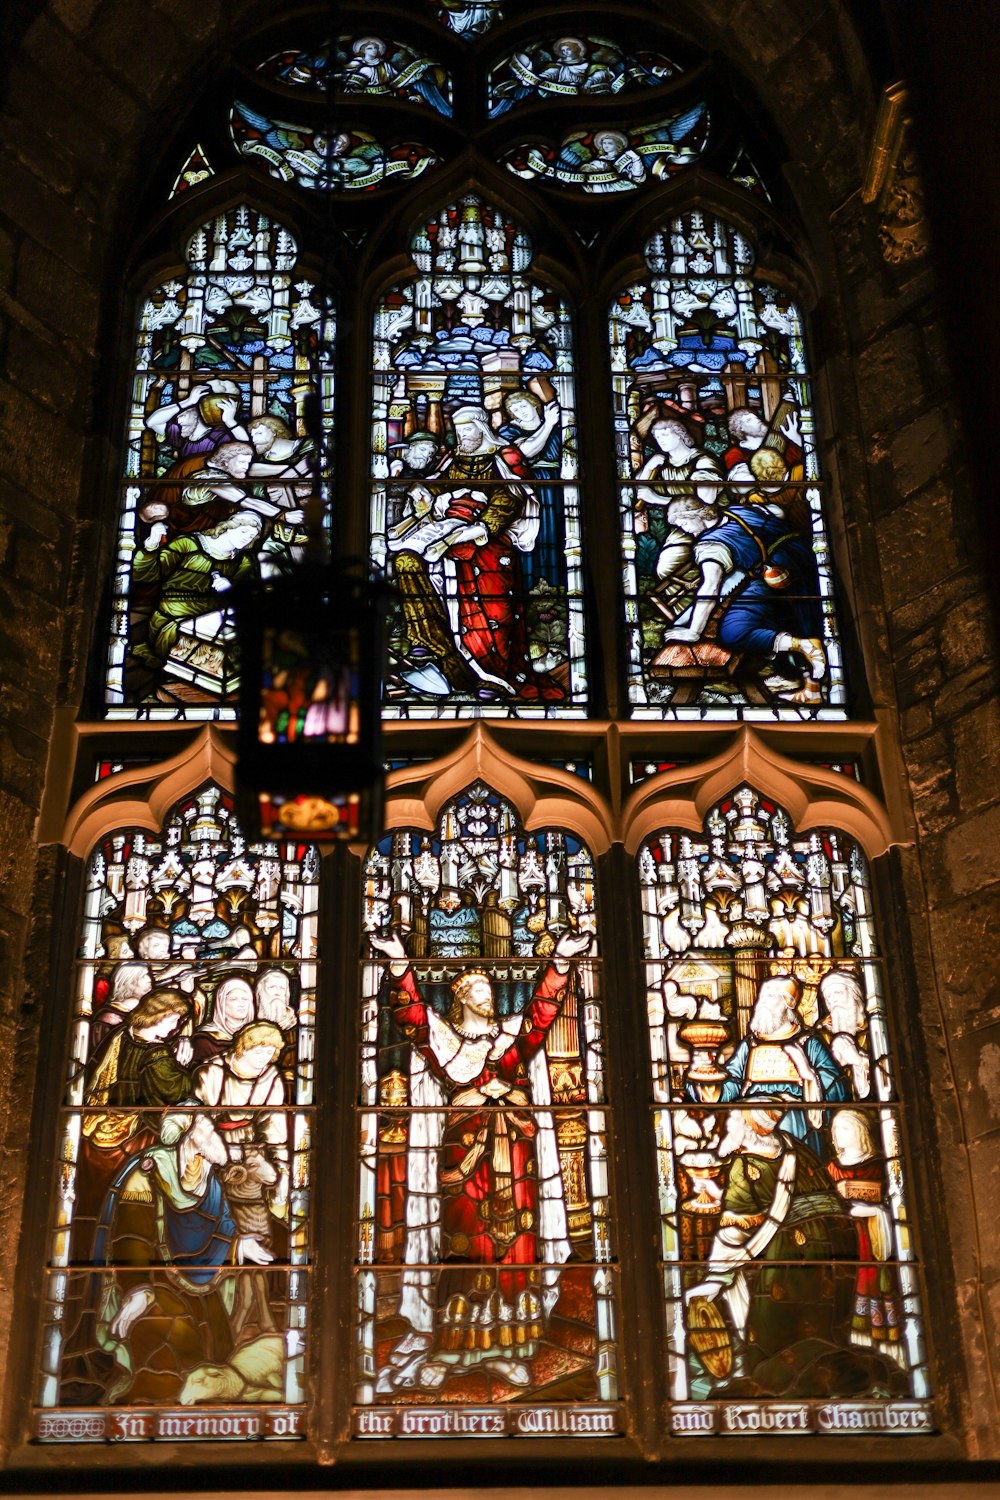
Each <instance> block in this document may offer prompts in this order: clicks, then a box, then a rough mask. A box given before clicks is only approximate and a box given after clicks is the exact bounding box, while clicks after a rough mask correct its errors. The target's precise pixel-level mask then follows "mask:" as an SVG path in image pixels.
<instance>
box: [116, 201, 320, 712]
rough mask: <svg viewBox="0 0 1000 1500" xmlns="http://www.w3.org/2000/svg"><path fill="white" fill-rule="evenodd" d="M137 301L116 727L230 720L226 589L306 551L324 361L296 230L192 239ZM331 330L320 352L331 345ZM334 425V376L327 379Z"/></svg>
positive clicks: (254, 220)
mask: <svg viewBox="0 0 1000 1500" xmlns="http://www.w3.org/2000/svg"><path fill="white" fill-rule="evenodd" d="M187 260H188V272H187V274H186V275H185V276H182V277H178V278H176V279H174V280H171V281H167V282H165V283H163V284H162V285H160V286H157V287H155V288H154V289H153V290H152V292H151V293H150V294H149V296H148V297H147V298H146V300H145V302H144V303H143V306H142V311H141V314H140V319H139V329H138V338H137V343H136V364H135V378H134V383H133V387H132V406H131V412H130V417H129V426H128V445H127V449H126V460H125V477H124V484H123V488H124V497H123V506H122V516H121V524H120V530H119V539H118V560H117V566H116V572H115V591H114V605H113V610H114V613H113V624H112V638H111V647H110V655H109V665H108V675H107V687H106V702H107V715H108V717H109V718H126V719H136V718H145V719H198V718H202V719H204V718H217V717H223V716H229V717H231V716H232V713H233V712H234V709H233V704H234V702H235V696H236V688H237V681H238V673H239V659H238V652H237V644H236V640H235V635H234V629H233V621H232V611H231V610H230V609H227V608H226V607H225V606H226V595H227V592H228V591H229V590H230V589H231V588H232V587H233V586H234V585H237V584H241V583H244V582H247V583H249V582H253V581H254V580H255V579H257V578H259V577H260V576H262V575H263V576H267V575H268V574H270V573H273V572H275V571H280V570H281V569H282V567H283V566H284V565H285V564H286V563H287V562H288V561H289V559H296V558H299V557H300V556H302V554H303V550H304V546H305V541H306V533H305V530H304V510H303V506H304V502H305V499H306V498H307V496H308V494H309V492H310V489H311V482H310V475H311V470H312V455H311V451H310V449H311V444H310V442H309V439H308V438H307V437H306V436H305V424H304V419H303V403H304V400H305V397H306V396H307V395H308V393H309V391H310V390H311V389H312V384H313V381H314V379H315V367H316V363H317V351H316V341H317V333H318V326H319V313H318V311H317V309H316V307H315V306H314V305H313V302H312V301H311V298H312V296H313V294H314V291H315V289H314V287H313V285H312V283H311V282H309V281H307V280H295V268H296V263H297V260H298V250H297V247H296V244H295V241H294V240H293V239H292V237H291V235H290V234H289V233H288V231H287V230H285V229H283V228H282V227H281V226H280V225H278V224H274V223H272V222H271V221H270V220H269V219H267V218H266V217H265V216H264V215H263V214H261V213H258V212H256V211H255V210H252V209H250V208H247V207H242V208H236V209H231V210H230V211H229V212H227V213H224V214H220V215H219V216H218V217H217V218H215V219H213V220H212V221H211V223H209V224H206V225H205V226H204V227H203V228H201V229H199V230H198V231H197V233H196V234H195V235H193V236H192V238H191V241H190V243H189V245H188V249H187ZM332 337H333V332H332V326H331V327H329V328H327V329H325V330H324V337H323V346H324V348H329V347H330V346H331V343H332ZM319 378H320V390H319V396H320V400H321V403H322V412H323V418H322V419H323V422H324V424H325V425H326V426H329V425H330V424H331V423H332V421H333V375H332V370H331V371H330V372H329V373H327V372H324V373H322V374H321V375H320V377H319Z"/></svg>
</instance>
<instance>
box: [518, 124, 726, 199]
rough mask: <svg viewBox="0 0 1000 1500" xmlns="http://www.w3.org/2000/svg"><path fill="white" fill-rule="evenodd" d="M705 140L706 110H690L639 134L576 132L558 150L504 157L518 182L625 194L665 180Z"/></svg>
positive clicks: (525, 149) (528, 148)
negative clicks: (535, 180) (522, 179)
mask: <svg viewBox="0 0 1000 1500" xmlns="http://www.w3.org/2000/svg"><path fill="white" fill-rule="evenodd" d="M707 134H708V110H707V108H706V107H705V105H704V104H696V105H694V106H693V107H692V108H691V109H688V110H685V111H684V113H683V114H679V115H675V116H674V117H673V118H672V119H669V120H660V121H658V122H657V123H656V124H653V125H644V126H642V127H641V128H639V129H635V128H633V129H628V130H617V129H611V128H609V127H606V126H605V127H601V128H598V129H594V128H592V129H590V130H578V131H575V132H574V133H573V134H571V135H567V136H566V137H565V138H564V139H563V141H562V144H561V145H560V146H545V145H524V146H516V147H515V148H514V150H513V151H510V152H508V154H507V156H506V157H505V161H506V163H507V167H508V169H509V170H510V171H511V172H513V173H514V174H515V175H516V176H518V177H526V178H532V177H541V178H544V179H545V180H547V181H549V182H552V183H554V184H557V185H559V186H562V187H570V188H579V189H580V191H581V192H584V193H629V192H632V191H634V189H635V188H637V187H639V186H640V185H641V184H642V183H644V182H648V181H654V180H655V179H656V178H658V177H669V176H671V175H672V174H673V173H674V172H679V171H680V170H681V168H682V167H687V166H690V165H691V163H692V162H693V161H696V160H697V158H698V156H699V155H700V154H701V151H702V149H703V147H704V145H705V140H706V137H707Z"/></svg>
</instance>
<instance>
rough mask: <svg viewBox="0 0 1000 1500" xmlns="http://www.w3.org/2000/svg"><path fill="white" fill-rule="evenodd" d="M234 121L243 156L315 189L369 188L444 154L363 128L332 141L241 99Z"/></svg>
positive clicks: (423, 167) (235, 138)
mask: <svg viewBox="0 0 1000 1500" xmlns="http://www.w3.org/2000/svg"><path fill="white" fill-rule="evenodd" d="M230 127H231V129H232V133H233V144H234V145H235V147H236V149H237V151H239V152H240V154H241V155H242V156H249V157H251V158H253V159H254V160H256V161H261V162H263V164H264V166H265V167H266V169H267V171H268V172H269V173H270V175H271V176H272V177H277V178H278V180H279V182H297V183H298V185H299V187H303V188H309V189H319V188H333V189H337V188H340V189H343V190H345V191H352V192H367V191H368V190H369V189H371V188H376V187H381V185H382V184H383V183H384V182H388V181H389V180H390V178H393V177H400V178H404V179H405V178H410V177H419V176H420V174H421V172H423V171H425V170H426V168H427V167H430V166H433V165H434V163H435V162H436V161H437V160H438V158H437V157H436V156H435V155H434V153H433V151H428V150H426V149H425V147H423V146H420V145H417V144H415V143H414V142H402V143H401V142H396V143H392V144H390V145H383V144H382V143H381V142H379V141H377V140H376V139H375V137H374V136H371V135H366V134H365V132H364V131H362V130H342V131H339V132H338V133H337V135H335V136H334V137H333V139H332V140H331V141H329V143H328V141H327V137H326V136H324V135H322V134H321V133H320V132H319V131H318V130H311V129H310V128H309V127H308V126H306V125H290V124H289V123H288V122H287V121H285V120H272V119H269V117H268V116H267V115H262V114H260V113H259V111H257V110H255V109H251V107H250V105H249V104H245V103H243V102H242V101H241V100H239V99H237V100H236V102H235V104H234V105H233V110H232V116H231V119H230Z"/></svg>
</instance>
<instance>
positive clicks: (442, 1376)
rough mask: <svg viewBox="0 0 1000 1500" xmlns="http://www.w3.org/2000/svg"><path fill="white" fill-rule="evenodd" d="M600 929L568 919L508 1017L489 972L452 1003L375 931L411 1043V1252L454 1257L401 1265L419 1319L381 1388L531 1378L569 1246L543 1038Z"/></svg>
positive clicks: (470, 980)
mask: <svg viewBox="0 0 1000 1500" xmlns="http://www.w3.org/2000/svg"><path fill="white" fill-rule="evenodd" d="M591 942H592V938H591V936H590V934H589V933H574V932H564V933H563V934H562V936H561V937H560V938H559V940H558V942H557V943H556V946H555V950H554V952H553V955H552V961H551V963H550V964H549V965H548V966H547V967H546V968H545V969H544V970H543V971H542V973H541V974H540V975H539V977H538V978H537V980H536V982H535V988H534V993H533V995H532V998H531V1000H530V1001H529V1002H528V1004H527V1005H526V1006H525V1008H524V1010H523V1011H521V1012H519V1013H516V1014H514V1015H511V1016H507V1017H504V1018H500V1017H498V1016H497V1014H496V1009H495V1005H494V997H493V987H492V985H491V983H490V979H489V976H488V975H487V974H486V973H485V972H483V971H482V970H476V969H470V970H467V971H466V972H465V973H463V974H462V975H461V977H460V978H458V979H456V980H455V982H454V984H453V985H452V995H453V1000H452V1006H451V1010H450V1012H449V1015H448V1016H447V1017H444V1016H441V1015H439V1014H438V1012H437V1011H436V1010H434V1009H433V1007H432V1006H430V1005H429V1004H427V1003H426V1002H425V1000H424V999H423V997H422V995H421V992H420V989H419V986H418V984H417V981H416V977H415V976H414V973H413V970H412V969H411V968H410V966H409V964H408V961H407V958H406V950H405V948H404V947H403V942H402V939H401V938H400V936H399V934H398V933H395V932H393V933H390V934H388V935H387V936H385V937H378V936H373V937H372V938H371V943H372V947H373V948H374V949H375V950H376V951H377V952H379V953H383V954H385V956H386V957H387V958H389V959H390V960H391V962H390V965H389V969H390V974H391V981H390V982H391V986H392V988H391V993H390V1003H391V1007H392V1014H393V1019H394V1020H395V1022H396V1025H397V1026H398V1027H399V1028H400V1029H401V1030H402V1032H403V1035H404V1036H405V1037H406V1038H407V1040H408V1041H409V1043H410V1049H411V1061H410V1103H411V1105H413V1106H414V1107H415V1108H414V1114H413V1117H412V1120H411V1124H410V1131H411V1141H410V1148H411V1150H410V1160H411V1165H410V1167H409V1176H408V1182H407V1201H406V1248H405V1255H404V1261H405V1262H408V1263H410V1264H411V1265H425V1266H426V1265H429V1264H431V1263H433V1262H435V1261H440V1262H442V1263H443V1264H444V1266H445V1267H447V1266H448V1263H449V1262H451V1263H452V1264H453V1266H454V1269H450V1270H449V1269H446V1270H443V1271H440V1272H436V1271H431V1270H414V1271H407V1270H404V1272H403V1291H402V1297H401V1300H400V1306H399V1312H400V1316H401V1317H403V1318H405V1319H406V1321H407V1322H408V1323H409V1325H410V1332H409V1333H407V1334H406V1335H404V1337H403V1338H402V1339H400V1340H399V1341H398V1342H397V1344H396V1346H395V1348H394V1349H393V1351H392V1353H391V1354H390V1356H389V1361H388V1363H387V1364H385V1365H384V1366H383V1367H382V1369H381V1370H380V1372H379V1375H378V1380H377V1385H376V1389H377V1390H378V1391H379V1392H380V1393H383V1394H388V1393H389V1392H391V1391H393V1390H397V1389H400V1388H407V1387H423V1388H424V1389H428V1390H433V1389H436V1388H437V1387H438V1386H440V1385H442V1384H443V1382H444V1381H445V1380H446V1379H447V1378H448V1376H449V1375H450V1374H453V1373H461V1372H463V1371H467V1370H470V1369H472V1368H474V1367H476V1366H478V1365H480V1364H483V1363H484V1362H488V1370H489V1373H491V1374H493V1375H496V1376H498V1377H499V1378H500V1379H501V1380H504V1381H506V1382H507V1383H508V1384H510V1385H512V1386H515V1387H524V1386H527V1385H529V1384H530V1383H531V1373H530V1369H529V1365H528V1361H529V1360H530V1359H531V1358H532V1357H533V1356H534V1354H535V1353H536V1351H537V1345H538V1340H539V1339H540V1337H541V1335H542V1331H543V1328H544V1324H545V1321H546V1319H547V1318H548V1316H549V1314H550V1313H551V1311H552V1309H553V1307H554V1306H555V1304H556V1302H557V1301H558V1298H559V1270H558V1268H559V1266H560V1265H561V1264H562V1263H563V1262H564V1261H565V1260H567V1259H568V1257H569V1254H570V1245H569V1238H568V1228H567V1220H566V1204H565V1199H564V1193H563V1181H562V1174H561V1171H560V1167H559V1152H558V1147H557V1144H556V1135H555V1129H554V1126H553V1122H552V1117H551V1115H550V1114H549V1113H548V1112H547V1106H549V1105H550V1104H551V1102H552V1092H551V1085H550V1082H549V1076H548V1068H547V1064H546V1060H545V1054H544V1046H545V1038H546V1034H547V1032H548V1030H549V1027H550V1026H551V1025H552V1023H553V1021H554V1020H555V1019H556V1016H557V1015H558V1014H559V1012H560V1010H561V1008H562V1006H563V1004H564V1002H565V999H566V996H567V993H568V991H569V987H570V985H571V984H572V983H573V979H572V976H571V974H570V968H571V961H572V960H573V959H574V958H577V957H579V956H581V955H582V954H584V953H585V952H586V951H587V950H588V948H589V947H590V944H591ZM421 1106H423V1108H421ZM427 1106H437V1107H438V1109H439V1110H440V1111H441V1112H439V1113H436V1112H434V1110H433V1109H428V1108H427ZM443 1106H447V1113H444V1111H443V1109H442V1107H443ZM434 1182H436V1183H437V1185H438V1190H439V1194H440V1196H439V1197H438V1195H437V1193H436V1192H434V1191H433V1184H434ZM437 1204H439V1211H438V1213H436V1214H433V1215H431V1210H430V1206H431V1205H437ZM429 1215H431V1216H429ZM459 1265H462V1266H463V1269H461V1270H460V1269H458V1266H459ZM490 1267H496V1268H497V1269H496V1270H489V1269H487V1268H490ZM477 1268H478V1269H477Z"/></svg>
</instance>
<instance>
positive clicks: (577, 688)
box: [372, 196, 587, 718]
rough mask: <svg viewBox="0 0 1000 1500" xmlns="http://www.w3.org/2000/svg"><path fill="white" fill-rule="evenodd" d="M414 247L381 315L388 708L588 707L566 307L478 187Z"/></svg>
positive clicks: (378, 368)
mask: <svg viewBox="0 0 1000 1500" xmlns="http://www.w3.org/2000/svg"><path fill="white" fill-rule="evenodd" d="M412 254H413V259H414V261H415V262H416V266H417V277H416V279H415V280H413V281H410V282H408V283H406V284H404V285H401V286H398V287H395V288H393V289H392V290H391V291H389V292H388V293H387V294H386V296H385V298H384V300H383V302H382V304H381V306H380V307H379V309H378V311H377V312H376V315H375V337H374V365H375V369H374V377H373V379H374V409H373V418H374V421H373V432H372V476H373V502H372V557H373V561H374V564H375V566H376V568H377V569H378V570H379V571H381V572H386V573H388V575H389V577H390V579H391V581H392V582H393V584H394V585H395V588H396V590H397V597H398V604H397V605H396V606H395V613H394V615H393V616H392V617H391V621H390V623H391V630H390V650H389V671H388V676H387V682H386V692H385V713H386V714H387V715H388V716H390V717H396V718H400V717H402V718H407V717H409V718H444V717H448V716H452V717H454V716H456V715H461V716H463V717H467V716H468V715H469V714H470V713H480V714H493V715H501V716H511V715H515V716H521V717H524V716H532V715H533V716H539V717H544V716H546V715H548V716H554V715H560V714H562V715H565V714H575V715H577V716H581V715H582V714H583V712H584V706H585V704H586V693H587V683H586V671H585V663H584V656H583V601H582V574H581V535H580V511H579V495H578V491H577V487H576V483H575V481H576V478H577V461H576V414H575V394H574V380H573V360H572V345H571V335H570V321H569V311H568V309H567V307H566V304H565V303H564V302H563V301H562V299H561V298H560V297H558V296H557V295H556V294H555V293H554V292H552V291H551V290H549V289H548V288H547V287H545V286H543V285H541V284H540V283H537V282H535V281H532V280H529V278H528V276H527V274H526V273H527V270H528V267H529V266H530V264H531V256H532V251H531V245H530V243H529V241H528V238H527V236H526V235H525V234H523V233H522V232H521V231H520V230H519V229H518V228H517V227H516V226H515V225H514V224H512V223H510V222H509V221H508V220H507V219H505V218H504V217H503V215H502V214H501V213H500V212H499V211H498V210H496V209H494V208H491V207H490V206H489V205H487V204H484V203H482V202H481V201H480V200H479V199H478V198H475V197H472V196H469V197H466V198H463V199H462V200H461V202H459V203H456V204H452V205H451V206H450V207H449V208H447V209H445V210H444V211H443V212H442V213H441V214H440V215H439V216H438V217H437V218H435V219H433V220H432V221H431V222H430V223H429V224H428V225H427V226H426V227H425V228H424V229H423V230H421V231H420V232H419V233H418V234H417V236H416V237H415V239H414V241H413V244H412Z"/></svg>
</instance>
